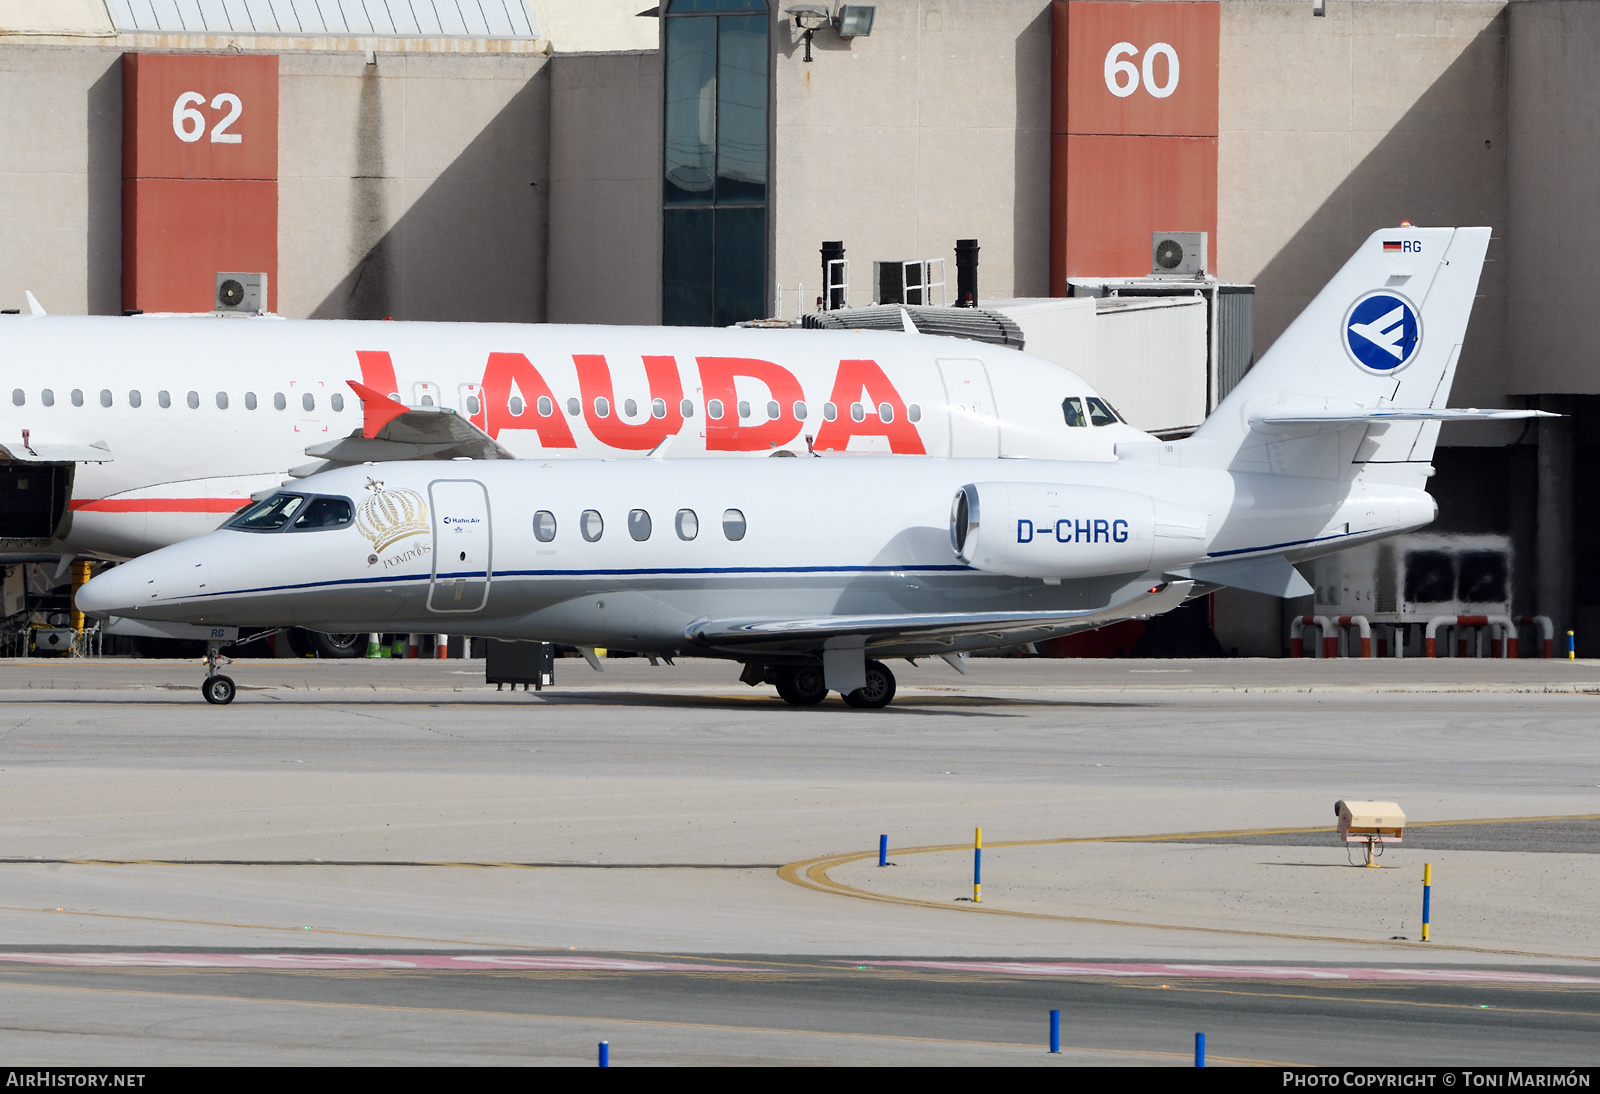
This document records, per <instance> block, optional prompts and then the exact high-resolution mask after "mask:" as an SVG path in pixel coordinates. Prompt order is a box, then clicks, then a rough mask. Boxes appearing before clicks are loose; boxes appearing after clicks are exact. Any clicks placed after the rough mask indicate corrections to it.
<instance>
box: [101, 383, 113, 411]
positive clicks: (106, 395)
mask: <svg viewBox="0 0 1600 1094" xmlns="http://www.w3.org/2000/svg"><path fill="white" fill-rule="evenodd" d="M100 405H101V406H110V405H111V389H110V388H108V387H103V388H101V389H100Z"/></svg>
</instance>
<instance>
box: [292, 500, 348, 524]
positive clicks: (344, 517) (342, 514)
mask: <svg viewBox="0 0 1600 1094" xmlns="http://www.w3.org/2000/svg"><path fill="white" fill-rule="evenodd" d="M354 520H355V510H354V509H353V508H352V507H351V505H350V499H349V498H312V499H311V504H310V505H308V506H306V507H305V508H304V509H302V510H301V511H300V515H299V516H298V517H296V518H295V520H294V526H293V527H292V528H291V529H290V531H293V532H312V531H319V530H322V529H325V528H343V527H345V526H346V525H348V524H350V523H351V522H352V521H354Z"/></svg>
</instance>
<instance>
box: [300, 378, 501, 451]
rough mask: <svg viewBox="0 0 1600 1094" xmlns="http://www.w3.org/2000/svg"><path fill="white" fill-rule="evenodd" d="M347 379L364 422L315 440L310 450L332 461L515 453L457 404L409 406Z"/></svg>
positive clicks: (308, 449)
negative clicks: (332, 436) (457, 409)
mask: <svg viewBox="0 0 1600 1094" xmlns="http://www.w3.org/2000/svg"><path fill="white" fill-rule="evenodd" d="M346 382H347V383H348V384H349V385H350V388H351V390H353V391H354V392H355V393H356V394H357V395H359V396H360V397H361V400H362V402H363V404H364V406H363V408H362V409H363V418H364V422H363V426H362V428H361V429H359V430H357V431H355V432H353V433H351V434H350V436H348V437H340V438H339V439H338V440H333V441H324V442H322V443H321V444H314V445H312V446H311V447H310V448H307V449H306V455H308V456H318V457H321V458H322V459H324V460H329V461H331V462H333V463H366V462H368V461H372V462H375V463H376V462H381V461H385V460H450V459H456V458H458V457H462V456H465V457H468V458H470V459H474V460H509V459H512V458H513V457H512V455H511V453H510V452H507V451H506V450H505V449H504V448H502V447H501V446H500V444H499V443H498V442H497V441H495V439H494V438H493V437H490V436H489V435H488V434H487V433H485V432H484V431H483V430H481V429H479V428H478V427H477V426H475V425H473V424H472V423H471V422H470V421H468V420H467V419H465V418H463V417H461V416H460V415H459V414H457V413H456V412H455V411H453V410H447V409H445V408H443V407H426V406H425V407H408V406H405V405H403V404H401V403H397V402H395V401H394V400H393V399H391V398H389V397H388V396H387V395H383V394H381V393H380V392H378V391H375V390H374V389H372V388H370V387H367V386H366V385H365V384H361V383H357V382H356V381H354V380H348V381H346Z"/></svg>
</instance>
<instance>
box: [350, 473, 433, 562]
mask: <svg viewBox="0 0 1600 1094" xmlns="http://www.w3.org/2000/svg"><path fill="white" fill-rule="evenodd" d="M367 489H368V490H371V491H372V493H371V495H370V496H368V498H367V500H366V501H363V502H362V503H361V504H360V505H359V506H357V507H356V527H357V528H358V529H360V531H361V534H362V535H364V536H366V537H367V538H368V539H370V540H371V541H372V546H373V549H374V550H378V551H382V550H384V549H385V548H386V547H388V546H389V545H390V544H392V543H398V542H399V541H400V540H402V539H405V538H407V537H408V536H422V535H427V533H428V503H427V502H425V501H423V500H422V495H421V494H419V493H417V492H416V491H415V490H408V489H406V488H405V487H403V486H402V487H397V488H395V489H393V490H385V489H384V488H383V482H382V481H381V480H375V479H368V480H367Z"/></svg>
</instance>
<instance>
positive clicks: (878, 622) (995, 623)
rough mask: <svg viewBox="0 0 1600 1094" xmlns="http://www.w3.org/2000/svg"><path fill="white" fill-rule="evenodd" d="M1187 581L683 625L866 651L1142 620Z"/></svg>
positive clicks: (1184, 593)
mask: <svg viewBox="0 0 1600 1094" xmlns="http://www.w3.org/2000/svg"><path fill="white" fill-rule="evenodd" d="M1193 588H1194V582H1192V581H1169V582H1165V583H1163V584H1161V585H1157V586H1155V587H1153V588H1152V589H1150V591H1149V592H1145V593H1141V594H1139V595H1138V596H1135V597H1131V598H1130V599H1128V600H1124V601H1122V602H1120V603H1117V604H1109V605H1107V606H1106V607H1103V608H1090V609H1087V610H1083V611H1060V612H948V613H944V612H937V613H933V612H930V613H926V614H916V615H859V616H821V617H819V618H814V619H729V620H724V619H702V620H699V621H697V622H694V623H691V624H690V625H689V626H688V627H687V628H685V629H684V632H683V633H684V637H686V638H688V639H689V640H690V641H691V642H695V643H698V644H701V645H707V646H715V647H718V648H722V649H737V650H754V649H763V650H773V651H776V650H794V651H814V650H817V649H820V648H821V646H822V644H823V642H824V641H826V640H827V639H829V638H843V637H856V638H863V639H865V640H866V646H867V648H868V649H869V650H870V649H871V648H872V647H874V646H887V645H894V644H901V643H906V642H937V641H940V640H942V639H954V638H960V637H964V636H969V635H988V636H990V637H993V638H996V639H1000V640H1001V641H1002V642H1004V641H1006V640H1008V639H1009V640H1013V641H1018V642H1022V641H1037V640H1039V639H1041V638H1045V637H1050V636H1051V633H1052V632H1067V631H1079V630H1087V629H1090V628H1093V627H1103V626H1105V625H1106V624H1107V623H1116V622H1120V621H1121V620H1124V619H1148V618H1150V617H1151V616H1156V615H1160V614H1162V613H1163V612H1169V611H1171V610H1172V609H1173V608H1176V607H1178V606H1179V605H1180V604H1182V603H1183V602H1184V600H1185V599H1187V598H1188V596H1189V593H1190V591H1191V590H1192V589H1193Z"/></svg>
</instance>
